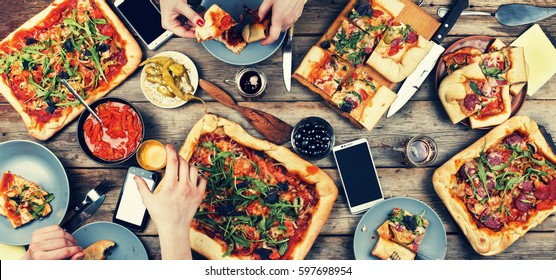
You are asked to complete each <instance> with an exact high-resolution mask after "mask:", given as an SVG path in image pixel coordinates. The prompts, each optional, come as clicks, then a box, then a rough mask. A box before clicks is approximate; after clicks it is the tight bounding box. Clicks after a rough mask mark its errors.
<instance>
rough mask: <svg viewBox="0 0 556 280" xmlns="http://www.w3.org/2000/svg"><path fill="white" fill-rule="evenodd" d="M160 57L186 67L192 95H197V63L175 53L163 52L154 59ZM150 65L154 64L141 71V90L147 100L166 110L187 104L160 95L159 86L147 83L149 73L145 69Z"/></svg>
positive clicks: (174, 98) (175, 98)
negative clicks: (157, 89)
mask: <svg viewBox="0 0 556 280" xmlns="http://www.w3.org/2000/svg"><path fill="white" fill-rule="evenodd" d="M159 56H163V57H169V58H171V59H173V60H174V61H175V62H177V63H179V64H181V65H183V66H184V67H185V69H186V71H187V73H188V74H189V80H190V82H191V85H192V86H193V93H192V94H193V95H195V92H196V91H197V87H198V86H199V73H198V72H197V67H195V63H193V61H192V60H191V59H190V58H189V57H188V56H186V55H185V54H183V53H179V52H175V51H166V52H161V53H159V54H157V55H155V56H154V57H159ZM149 65H152V63H149V64H147V65H145V66H143V69H142V70H141V90H142V91H143V94H144V95H145V97H146V98H147V100H149V101H150V102H151V103H152V104H154V105H155V106H157V107H160V108H165V109H170V108H177V107H180V106H182V105H183V104H185V103H187V101H184V100H181V99H179V98H178V97H173V98H170V97H166V96H164V95H162V94H160V93H158V92H157V91H156V88H157V87H158V86H159V85H158V84H153V83H150V82H147V73H146V71H145V69H146V67H147V66H149Z"/></svg>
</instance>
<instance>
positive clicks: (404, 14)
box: [294, 0, 440, 128]
mask: <svg viewBox="0 0 556 280" xmlns="http://www.w3.org/2000/svg"><path fill="white" fill-rule="evenodd" d="M359 1H368V0H359ZM359 1H358V0H350V1H349V3H348V4H347V5H346V7H345V8H344V9H343V10H342V12H341V13H340V14H339V15H338V17H337V18H336V19H335V20H334V22H333V23H332V25H330V27H329V28H328V30H327V31H326V32H325V33H324V34H323V36H322V37H321V39H320V40H319V41H318V42H317V43H316V44H315V46H317V47H320V44H321V43H322V42H323V41H325V40H329V38H333V37H334V35H335V34H336V32H337V31H338V29H339V28H340V26H341V25H342V21H343V20H344V19H347V18H348V15H349V13H350V12H351V10H352V9H353V8H354V7H355V6H356V5H357V3H358V2H359ZM401 1H402V2H403V3H404V4H405V7H404V9H403V10H402V11H401V13H400V14H399V15H398V16H397V17H396V20H398V21H401V22H403V23H405V24H407V25H410V26H411V27H412V28H413V29H414V30H415V31H417V33H418V34H419V35H421V36H423V37H424V38H425V39H427V40H430V39H431V38H432V36H433V35H434V33H435V32H436V30H437V29H438V27H440V22H438V21H437V20H436V19H434V18H433V17H432V16H431V15H429V14H428V13H427V12H426V11H425V10H423V9H421V8H420V7H419V6H418V5H416V4H415V3H413V1H411V0H401ZM361 67H362V68H361V69H362V70H363V71H364V72H366V73H367V74H368V75H369V76H371V77H372V78H373V79H374V80H375V81H377V82H378V83H380V84H382V85H384V86H386V87H388V88H390V89H392V88H394V87H395V86H396V85H397V84H396V83H392V82H390V81H388V80H387V79H386V78H384V77H383V76H382V75H381V74H380V73H378V72H377V71H376V70H374V69H373V68H372V67H370V66H368V65H366V64H363V65H362V66H361ZM346 78H347V77H346ZM346 78H344V80H343V81H342V83H343V82H345V79H346ZM294 79H296V80H297V81H299V82H300V83H301V84H303V85H304V86H306V87H307V88H309V89H310V90H311V91H312V92H314V93H315V94H317V95H319V96H320V97H322V98H323V99H324V100H325V101H326V103H327V104H328V105H329V106H330V107H331V108H332V109H334V110H335V111H336V112H338V113H339V114H341V115H342V116H344V117H345V118H347V119H348V120H349V121H350V122H351V123H353V124H354V125H355V126H357V127H358V128H363V125H362V124H360V123H359V122H358V121H357V120H356V119H354V118H353V117H351V116H350V115H349V114H347V113H345V112H342V111H341V110H340V109H339V108H338V106H337V105H336V104H335V103H334V102H332V100H331V97H330V96H328V95H327V94H325V93H324V92H322V91H321V90H320V89H319V88H317V87H316V86H314V85H313V84H312V83H310V82H309V81H307V80H305V79H304V78H302V77H299V76H297V75H294Z"/></svg>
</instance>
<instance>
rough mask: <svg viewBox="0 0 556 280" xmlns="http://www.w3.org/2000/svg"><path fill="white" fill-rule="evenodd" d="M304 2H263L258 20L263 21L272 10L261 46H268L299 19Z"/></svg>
mask: <svg viewBox="0 0 556 280" xmlns="http://www.w3.org/2000/svg"><path fill="white" fill-rule="evenodd" d="M305 2H306V1H305V0H279V1H277V0H264V1H263V3H262V4H261V6H260V7H259V18H260V19H261V20H263V19H264V18H265V17H266V16H267V14H268V12H269V11H270V9H271V8H272V21H271V23H270V30H269V32H268V37H267V38H266V39H264V40H263V41H262V42H261V45H263V46H264V45H269V44H272V43H274V41H276V40H278V37H280V33H281V32H282V31H286V30H287V29H288V28H290V27H291V26H292V25H293V24H294V23H295V22H296V21H297V20H298V19H299V17H300V16H301V13H303V6H304V5H305Z"/></svg>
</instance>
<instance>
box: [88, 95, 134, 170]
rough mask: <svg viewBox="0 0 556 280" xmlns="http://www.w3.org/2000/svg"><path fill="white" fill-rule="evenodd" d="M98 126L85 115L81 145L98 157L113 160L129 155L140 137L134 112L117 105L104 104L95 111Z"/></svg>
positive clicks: (129, 108) (90, 117)
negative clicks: (98, 119)
mask: <svg viewBox="0 0 556 280" xmlns="http://www.w3.org/2000/svg"><path fill="white" fill-rule="evenodd" d="M95 113H97V115H98V116H99V117H100V119H101V120H102V125H101V124H100V123H99V122H98V121H97V120H96V119H95V118H94V117H93V116H92V115H89V116H88V117H87V120H85V123H84V125H83V130H84V132H85V142H86V144H87V147H88V148H89V150H90V151H91V152H92V153H93V155H95V156H96V157H98V158H101V159H103V160H106V161H116V160H121V159H124V158H127V157H128V156H129V155H131V154H132V153H133V152H134V151H135V149H136V148H137V146H138V145H139V143H140V142H141V138H142V136H143V125H142V123H141V119H140V118H139V115H138V114H137V112H135V111H134V110H133V109H132V108H131V107H130V106H128V105H125V104H123V103H119V102H111V101H109V102H106V103H104V104H101V105H99V106H98V107H96V108H95Z"/></svg>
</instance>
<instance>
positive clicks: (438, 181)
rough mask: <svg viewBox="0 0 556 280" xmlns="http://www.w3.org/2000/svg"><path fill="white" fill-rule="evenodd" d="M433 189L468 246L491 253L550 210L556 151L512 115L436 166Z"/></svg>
mask: <svg viewBox="0 0 556 280" xmlns="http://www.w3.org/2000/svg"><path fill="white" fill-rule="evenodd" d="M432 181H433V185H434V189H435V191H436V193H437V194H438V196H440V199H441V200H442V202H443V203H444V205H445V206H446V208H447V209H448V211H449V212H450V214H452V217H453V218H454V220H455V221H456V223H457V224H458V225H459V227H460V228H461V229H462V231H463V233H464V234H465V236H466V237H467V239H468V240H469V243H470V244H471V246H473V249H475V251H477V253H479V254H481V255H485V256H489V255H495V254H498V253H501V252H502V251H504V250H505V249H506V248H507V247H508V246H510V245H511V244H512V243H514V242H515V241H516V240H517V239H519V238H520V237H521V236H523V235H524V234H525V233H527V231H529V230H530V229H531V228H533V227H536V226H537V225H539V224H540V223H542V221H543V220H544V219H546V218H547V217H548V216H549V215H551V214H552V213H554V212H556V155H554V153H553V151H552V150H551V149H550V147H549V146H548V144H547V142H546V140H545V138H544V137H543V136H542V134H541V132H540V131H539V128H538V126H537V124H536V123H535V122H534V121H533V120H531V119H530V118H528V117H526V116H517V117H513V118H511V119H509V120H507V121H506V122H504V123H503V124H501V125H499V126H498V127H496V128H494V129H492V130H491V131H490V132H489V133H487V134H486V135H485V136H483V137H482V138H480V139H479V140H477V141H476V142H475V143H473V144H472V145H471V146H469V147H468V148H466V149H465V150H463V151H461V152H460V153H458V154H456V155H455V156H454V157H452V158H451V159H450V160H448V161H447V162H446V163H445V164H444V165H442V166H441V167H440V168H438V169H437V170H436V171H435V172H434V175H433V178H432Z"/></svg>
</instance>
